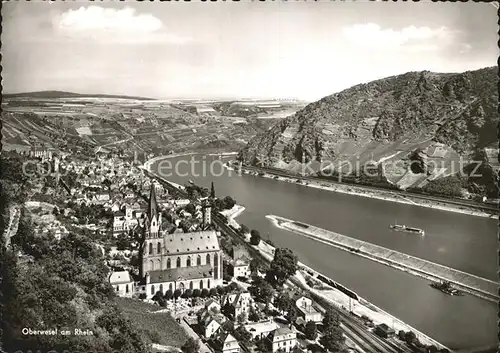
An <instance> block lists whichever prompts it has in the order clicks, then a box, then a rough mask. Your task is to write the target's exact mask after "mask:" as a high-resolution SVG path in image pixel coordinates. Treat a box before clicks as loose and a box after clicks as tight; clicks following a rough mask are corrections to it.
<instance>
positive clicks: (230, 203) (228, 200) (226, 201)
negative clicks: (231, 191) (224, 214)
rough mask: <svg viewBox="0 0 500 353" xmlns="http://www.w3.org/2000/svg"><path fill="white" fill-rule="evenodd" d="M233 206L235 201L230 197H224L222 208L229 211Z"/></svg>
mask: <svg viewBox="0 0 500 353" xmlns="http://www.w3.org/2000/svg"><path fill="white" fill-rule="evenodd" d="M234 205H236V201H235V200H234V199H233V198H232V197H231V196H226V197H224V199H223V200H222V208H224V209H225V210H230V209H231V208H233V207H234Z"/></svg>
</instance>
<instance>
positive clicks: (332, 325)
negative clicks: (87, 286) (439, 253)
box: [2, 148, 445, 353]
mask: <svg viewBox="0 0 500 353" xmlns="http://www.w3.org/2000/svg"><path fill="white" fill-rule="evenodd" d="M2 158H3V160H2V162H3V163H6V165H7V166H8V169H9V173H12V172H13V171H16V169H17V170H18V171H19V169H22V170H23V171H25V172H26V174H27V175H29V178H28V179H27V181H26V183H24V184H23V190H22V192H20V193H19V194H20V195H22V196H20V197H21V199H17V201H18V202H16V203H15V204H14V205H15V206H13V207H12V209H11V213H12V214H13V217H12V219H13V220H14V221H17V222H18V223H19V224H18V225H14V226H12V225H11V227H10V228H9V229H7V230H6V234H5V238H6V242H7V245H8V246H10V247H11V248H12V249H14V250H15V251H16V252H17V256H18V261H19V263H33V261H34V258H35V259H36V257H37V256H40V255H37V254H34V253H33V250H34V249H33V245H34V244H26V242H27V234H26V233H30V230H29V229H27V228H28V227H30V228H31V229H32V230H31V232H33V233H34V234H36V235H39V236H43V237H45V239H53V241H56V242H63V241H64V240H65V239H69V238H71V237H73V236H74V234H79V235H82V236H84V237H86V238H87V239H89V240H91V244H93V246H95V247H96V248H98V249H99V252H100V255H99V257H100V258H101V259H102V260H101V261H102V262H103V263H104V264H105V267H106V269H107V270H106V273H107V275H106V281H107V282H108V283H109V285H110V286H111V288H112V291H113V297H115V298H116V300H117V301H118V303H121V305H122V306H124V307H125V308H127V307H131V306H137V305H138V307H137V308H140V309H137V310H136V311H134V312H133V315H132V316H131V317H130V319H131V320H134V315H141V312H142V313H145V312H153V313H154V314H153V315H154V316H156V317H160V315H162V314H163V315H167V317H171V318H172V320H173V321H172V323H170V324H168V325H165V324H164V325H165V326H164V327H156V330H153V331H154V333H151V332H150V333H149V341H150V349H152V350H156V351H166V352H168V351H179V348H175V346H179V345H180V344H177V345H176V344H171V345H168V344H165V343H170V342H171V341H172V339H171V338H170V337H169V336H172V335H173V333H172V332H170V331H169V330H171V329H172V328H173V327H176V329H177V330H180V331H182V332H183V335H184V336H186V340H185V341H184V342H183V343H182V345H181V347H182V348H181V350H182V351H183V352H202V353H208V352H223V353H235V352H240V351H242V352H323V351H329V352H340V351H351V350H354V349H356V347H359V344H360V342H359V341H358V342H357V341H356V339H355V337H360V334H359V333H358V334H355V333H353V331H351V330H354V328H352V327H351V328H349V329H347V330H348V331H349V332H350V334H349V335H348V336H346V335H345V333H344V332H345V331H346V327H345V325H346V324H341V316H340V315H339V313H338V312H337V310H336V309H335V308H334V307H333V306H331V305H328V304H327V305H323V306H322V305H321V304H320V303H321V300H320V299H319V298H318V297H317V296H316V297H315V296H314V294H313V293H312V292H311V291H309V290H308V289H310V288H321V286H322V284H321V280H319V279H318V278H314V277H313V276H312V275H311V271H305V270H304V269H303V268H301V267H300V266H299V263H298V258H297V256H295V255H294V254H293V252H292V251H291V250H289V249H281V248H275V247H274V244H272V241H270V240H269V239H263V238H264V237H261V235H260V233H259V231H258V230H250V229H248V227H246V226H245V225H238V224H237V223H235V222H234V220H233V218H232V216H231V215H232V214H234V213H235V211H238V207H240V206H238V205H237V204H236V200H234V199H232V197H231V196H224V197H218V195H217V194H216V185H214V183H213V182H212V184H211V188H210V189H208V188H204V187H200V186H197V185H195V184H193V183H192V182H189V183H186V185H185V186H181V185H175V184H173V183H168V182H166V181H165V180H162V179H161V178H156V177H155V176H154V175H153V174H151V173H150V172H149V171H148V170H147V168H145V167H144V165H143V164H141V162H139V161H138V160H137V156H136V155H134V158H131V156H126V155H123V153H121V152H120V151H118V150H117V149H114V150H112V151H103V150H102V149H99V150H98V151H96V153H95V158H94V159H90V158H89V157H85V156H83V155H82V154H76V155H75V154H71V153H63V152H61V151H53V150H51V149H39V148H38V149H36V150H35V149H32V150H30V151H29V152H28V153H26V152H25V151H23V152H21V153H16V152H8V153H6V154H4V156H3V157H2ZM21 165H22V167H21ZM12 178H13V179H21V178H22V176H17V177H16V176H12ZM13 198H17V196H16V197H13ZM19 201H21V202H24V207H23V206H22V205H21V204H20V203H19ZM72 234H73V235H72ZM36 235H35V237H36ZM37 251H41V250H37ZM297 278H301V280H302V282H303V283H297V281H296V279H297ZM319 278H321V276H320V277H319ZM323 285H324V283H323ZM142 305H143V306H142ZM342 309H343V310H344V311H346V312H347V309H346V308H345V307H343V308H342ZM124 311H125V312H127V309H125V310H124ZM129 314H130V311H129ZM351 315H353V313H352V312H351ZM167 320H168V319H167ZM358 320H359V321H360V322H362V325H361V330H366V331H367V332H369V330H371V331H372V332H373V333H372V336H373V337H379V339H380V340H384V339H387V340H390V341H388V342H389V343H384V344H386V345H387V346H380V347H387V349H388V351H394V352H431V351H435V352H437V351H438V348H436V347H429V346H426V345H424V344H421V343H420V342H419V341H418V339H417V337H416V336H415V334H414V333H412V332H411V331H409V332H404V331H400V332H396V331H395V330H394V329H393V328H391V327H389V326H388V325H386V324H379V325H374V324H373V322H372V321H371V320H370V319H368V318H367V317H364V318H358ZM167 322H168V321H167ZM356 330H359V328H357V329H356ZM146 331H147V329H146ZM373 339H374V338H372V340H373ZM369 341H370V339H368V340H367V342H369ZM365 344H366V343H365ZM375 344H378V345H380V344H381V343H373V342H372V345H374V346H375ZM372 349H373V348H372ZM379 349H385V348H379ZM367 351H370V350H367ZM441 351H443V352H444V351H445V349H443V350H441Z"/></svg>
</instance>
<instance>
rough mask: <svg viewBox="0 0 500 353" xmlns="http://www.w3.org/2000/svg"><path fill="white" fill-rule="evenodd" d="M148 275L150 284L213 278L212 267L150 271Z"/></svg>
mask: <svg viewBox="0 0 500 353" xmlns="http://www.w3.org/2000/svg"><path fill="white" fill-rule="evenodd" d="M148 273H149V281H150V283H163V282H173V281H188V280H192V279H201V278H207V277H211V273H212V266H211V265H203V266H196V267H179V268H169V269H167V270H156V271H149V272H148Z"/></svg>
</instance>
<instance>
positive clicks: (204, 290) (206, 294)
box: [201, 288, 210, 298]
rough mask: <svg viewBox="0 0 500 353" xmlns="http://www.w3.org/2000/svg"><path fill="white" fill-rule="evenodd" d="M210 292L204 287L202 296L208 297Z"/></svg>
mask: <svg viewBox="0 0 500 353" xmlns="http://www.w3.org/2000/svg"><path fill="white" fill-rule="evenodd" d="M209 294H210V293H209V292H208V289H206V288H203V289H202V290H201V297H202V298H206V297H208V295H209Z"/></svg>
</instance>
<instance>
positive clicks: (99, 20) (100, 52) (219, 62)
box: [2, 2, 500, 102]
mask: <svg viewBox="0 0 500 353" xmlns="http://www.w3.org/2000/svg"><path fill="white" fill-rule="evenodd" d="M159 6H160V7H159ZM496 22H497V19H496V11H494V8H493V7H492V6H491V4H479V3H478V4H476V3H394V4H393V3H391V4H388V3H380V2H375V3H322V2H315V3H286V4H285V3H237V4H233V3H211V5H210V6H209V7H207V6H205V4H203V3H201V4H200V3H190V4H189V5H188V4H184V3H168V4H166V3H165V4H161V5H158V3H152V4H149V3H125V4H123V3H99V4H96V5H94V4H92V5H83V6H82V4H78V3H77V4H74V3H52V2H50V3H30V4H25V3H6V4H4V33H3V36H2V39H3V48H2V49H3V59H4V60H3V63H2V64H3V87H4V90H6V91H9V92H13V93H5V94H19V93H32V92H40V91H62V92H71V93H78V94H82V95H96V94H104V95H121V96H131V97H142V98H151V99H154V100H167V99H168V100H187V99H197V100H238V99H260V100H264V99H276V100H280V99H281V100H284V99H296V100H301V101H307V102H311V101H316V100H319V99H321V98H323V97H325V96H329V95H331V94H335V93H338V92H341V91H343V90H345V89H348V88H350V87H353V86H356V85H359V84H364V83H367V82H371V81H375V80H378V79H383V78H387V77H391V76H396V75H400V74H405V73H407V72H420V71H431V72H436V73H461V72H465V71H473V70H478V69H482V68H487V67H492V66H496V64H497V63H496V61H497V58H498V56H499V54H500V52H499V50H498V46H497V45H496V44H495V43H496V39H497V38H496V30H497V23H496ZM181 33H182V35H181ZM270 34H271V35H270ZM365 58H368V59H365ZM367 63H368V65H367ZM320 78H321V79H320ZM80 92H97V93H91V94H90V93H80ZM193 97H196V98H193Z"/></svg>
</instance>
